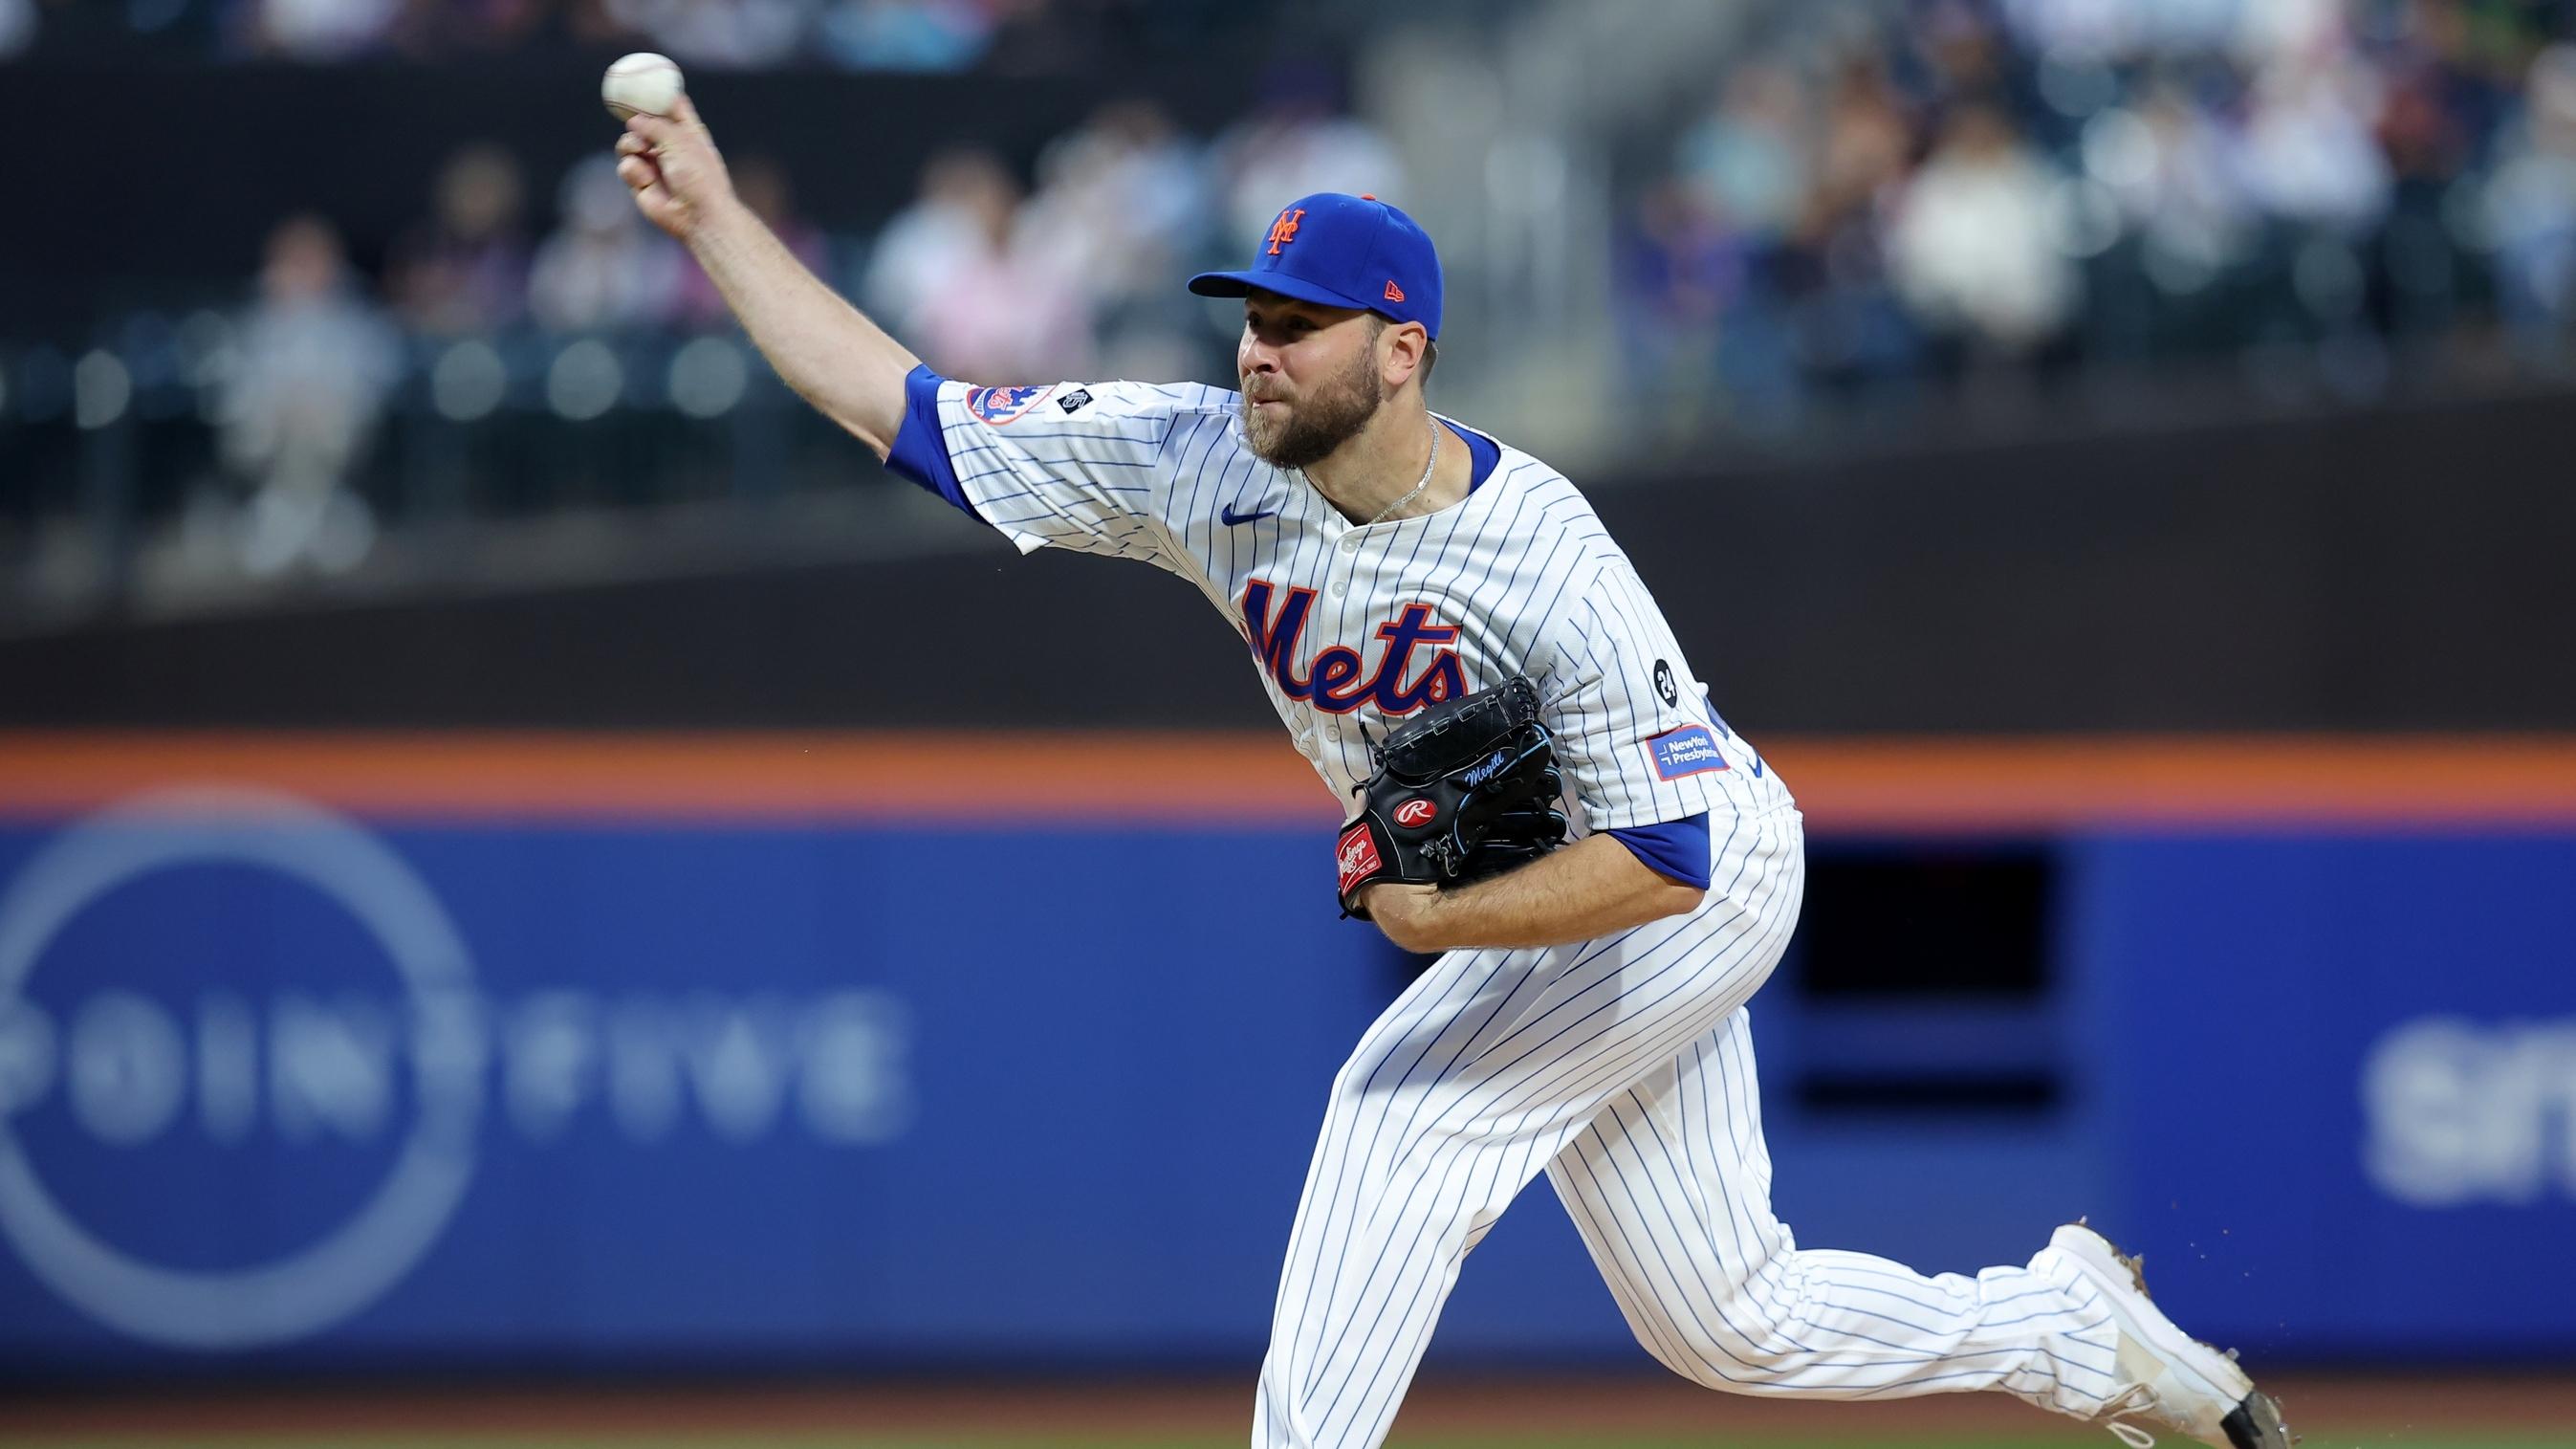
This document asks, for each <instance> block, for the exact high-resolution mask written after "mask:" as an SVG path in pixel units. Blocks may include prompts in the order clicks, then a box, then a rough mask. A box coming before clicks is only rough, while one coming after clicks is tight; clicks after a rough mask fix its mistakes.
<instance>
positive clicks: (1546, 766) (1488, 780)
mask: <svg viewBox="0 0 2576 1449" xmlns="http://www.w3.org/2000/svg"><path fill="white" fill-rule="evenodd" d="M1376 760H1377V773H1376V774H1374V775H1371V776H1370V777H1369V778H1368V782H1367V783H1366V784H1364V785H1362V786H1360V790H1359V793H1360V812H1359V814H1357V815H1355V816H1353V817H1352V818H1351V821H1350V823H1349V824H1347V825H1344V826H1343V827H1342V834H1341V839H1340V842H1339V844H1338V845H1337V847H1336V849H1335V851H1334V856H1335V864H1336V865H1337V866H1338V867H1339V870H1338V874H1339V877H1340V879H1339V886H1340V894H1341V899H1342V913H1343V914H1345V915H1351V916H1358V917H1360V918H1361V919H1363V920H1365V919H1367V916H1368V913H1367V912H1366V911H1363V910H1361V909H1359V903H1358V902H1359V892H1360V890H1361V889H1362V888H1363V887H1365V886H1368V885H1371V884H1373V883H1375V882H1378V881H1382V880H1391V881H1398V882H1402V883H1404V884H1406V885H1431V886H1440V887H1443V888H1446V887H1449V886H1455V885H1463V884H1465V883H1466V882H1468V881H1474V880H1482V879H1484V878H1485V877H1487V876H1491V875H1499V874H1501V873H1502V872H1504V871H1506V870H1509V869H1511V868H1512V867H1514V866H1517V865H1522V864H1526V863H1527V862H1529V861H1533V860H1536V859H1538V858H1539V857H1540V856H1542V855H1545V854H1547V853H1548V852H1549V851H1551V850H1554V849H1555V848H1556V847H1557V846H1559V845H1561V844H1563V843H1564V842H1565V813H1564V811H1563V810H1562V809H1561V808H1559V807H1560V803H1561V801H1562V797H1563V796H1564V793H1565V781H1564V778H1563V777H1562V776H1561V775H1559V774H1558V773H1557V769H1556V747H1555V737H1554V736H1552V735H1550V734H1549V733H1548V729H1547V726H1546V725H1543V724H1541V723H1539V718H1538V687H1537V686H1536V685H1533V684H1531V683H1530V682H1529V680H1527V679H1526V678H1523V677H1521V676H1519V675H1514V676H1513V677H1512V678H1510V679H1507V680H1504V681H1503V682H1502V683H1501V684H1499V685H1497V686H1495V687H1494V688H1492V689H1488V690H1484V691H1482V692H1480V693H1476V694H1466V695H1460V696H1457V697H1456V698H1452V699H1446V700H1443V701H1441V702H1440V703H1438V704H1435V705H1433V706H1431V707H1430V708H1428V709H1425V710H1424V711H1422V712H1421V713H1420V714H1418V715H1415V716H1414V717H1413V718H1411V719H1409V720H1407V721H1405V722H1404V724H1403V725H1402V726H1400V727H1399V728H1398V729H1397V730H1396V731H1395V733H1394V734H1392V735H1389V736H1388V737H1387V740H1386V743H1385V744H1383V745H1380V746H1378V747H1377V749H1376Z"/></svg>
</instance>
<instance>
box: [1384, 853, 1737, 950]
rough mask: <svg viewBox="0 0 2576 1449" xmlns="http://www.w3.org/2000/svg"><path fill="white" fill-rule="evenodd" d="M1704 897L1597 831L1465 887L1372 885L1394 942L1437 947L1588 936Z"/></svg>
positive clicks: (1674, 911)
mask: <svg viewBox="0 0 2576 1449" xmlns="http://www.w3.org/2000/svg"><path fill="white" fill-rule="evenodd" d="M1703 895H1705V892H1703V891H1701V890H1699V889H1698V888H1697V887H1694V886H1688V885H1683V884H1680V883H1678V882H1676V881H1672V880H1668V879H1666V878H1665V877H1664V876H1662V875H1660V874H1658V873H1657V872H1656V871H1654V870H1653V869H1651V868H1649V867H1648V866H1647V865H1646V864H1645V863H1644V862H1643V861H1640V860H1639V859H1637V857H1636V855H1635V854H1634V853H1633V852H1631V851H1630V850H1629V848H1628V847H1627V846H1625V845H1623V844H1621V843H1620V842H1619V841H1618V840H1616V839H1614V838H1612V837H1611V836H1607V835H1594V836H1589V837H1586V838H1585V839H1582V840H1578V841H1576V842H1575V843H1574V844H1572V845H1569V846H1567V847H1566V848H1564V849H1563V850H1559V851H1554V852H1552V853H1550V854H1547V855H1543V856H1541V857H1539V858H1538V859H1537V860H1534V861H1531V862H1530V863H1529V864H1527V865H1525V866H1522V867H1521V868H1520V869H1518V870H1515V871H1512V872H1511V873H1510V874H1508V875H1498V876H1495V877H1494V878H1493V879H1491V880H1483V881H1478V882H1476V883H1475V884H1474V885H1469V886H1461V887H1459V888H1457V889H1455V890H1447V891H1443V890H1438V889H1435V888H1433V887H1431V886H1409V885H1393V884H1388V885H1375V886H1371V887H1369V889H1368V894H1367V896H1366V898H1365V904H1366V906H1367V908H1368V913H1369V916H1370V918H1371V919H1372V920H1374V921H1376V922H1377V924H1378V928H1379V929H1380V930H1382V931H1384V932H1386V938H1387V939H1388V940H1390V941H1393V942H1394V943H1395V944H1397V945H1398V946H1401V947H1403V948H1404V949H1406V950H1408V951H1423V952H1430V951H1451V950H1456V949H1459V948H1461V947H1469V946H1562V945H1566V944H1568V943H1569V942H1574V941H1588V940H1591V939H1593V938H1595V937H1597V936H1608V935H1615V934H1617V933H1618V932H1620V931H1624V930H1627V929H1629V928H1630V927H1632V926H1642V925H1644V924H1645V923H1646V922H1648V921H1653V920H1660V919H1662V918H1663V917H1665V916H1677V915H1681V914H1683V913H1684V912H1687V911H1692V910H1696V909H1698V907H1699V903H1700V900H1701V898H1702V897H1703Z"/></svg>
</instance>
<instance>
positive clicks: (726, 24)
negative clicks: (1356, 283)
mask: <svg viewBox="0 0 2576 1449" xmlns="http://www.w3.org/2000/svg"><path fill="white" fill-rule="evenodd" d="M1250 18H1251V17H1250V16H1249V15H1248V14H1247V13H1246V7H1239V6H1217V5H1208V4H1202V3H1199V0H0V60H5V59H8V58H10V57H12V56H17V55H32V56H35V57H36V58H39V59H42V58H51V57H62V56H68V55H78V54H97V53H115V54H131V53H134V52H136V51H137V50H147V51H160V52H166V53H169V54H173V55H178V56H186V57H215V58H222V59H233V60H249V59H278V60H290V61H312V62H327V61H348V60H365V59H402V60H413V61H446V60H458V59H471V58H475V57H479V56H490V55H495V54H501V53H524V52H527V51H530V50H540V49H545V48H549V47H556V48H579V49H582V50H585V51H593V50H598V49H600V48H602V47H615V48H621V49H649V50H658V51H661V52H662V53H664V54H666V55H670V56H672V57H674V58H676V59H678V60H679V61H681V62H682V63H683V64H685V65H691V66H698V67H725V68H756V67H764V66H777V65H788V64H795V63H798V62H812V63H819V64H826V65H837V66H844V67H848V68H850V69H854V70H877V71H883V70H906V71H933V72H939V71H956V70H964V69H967V68H969V67H974V66H987V67H993V68H997V69H1002V70H1022V69H1047V70H1052V69H1060V68H1062V67H1063V66H1065V65H1066V64H1068V63H1073V62H1078V61H1079V59H1080V58H1082V57H1084V56H1088V55H1091V54H1094V53H1095V52H1096V50H1097V49H1098V48H1099V47H1101V46H1104V45H1115V44H1118V43H1121V42H1132V41H1134V40H1136V39H1138V38H1141V37H1154V38H1159V39H1162V40H1165V41H1180V40H1185V39H1189V38H1194V37H1198V36H1203V35H1205V34H1207V33H1209V32H1210V31H1211V30H1217V29H1224V28H1229V27H1238V26H1241V25H1243V24H1245V23H1247V22H1248V21H1249V19H1250Z"/></svg>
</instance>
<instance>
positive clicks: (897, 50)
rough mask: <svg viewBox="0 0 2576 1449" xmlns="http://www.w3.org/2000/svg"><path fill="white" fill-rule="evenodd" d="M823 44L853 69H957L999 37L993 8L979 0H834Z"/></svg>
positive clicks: (828, 52) (971, 61)
mask: <svg viewBox="0 0 2576 1449" xmlns="http://www.w3.org/2000/svg"><path fill="white" fill-rule="evenodd" d="M821 38H822V42H823V50H824V53H825V54H826V55H829V56H830V57H831V58H832V59H833V60H835V61H838V62H839V63H841V64H842V65H846V66H848V67H850V68H851V69H853V70H912V71H957V70H964V69H966V68H967V67H968V66H971V65H973V64H974V63H975V62H976V61H977V60H979V59H981V58H982V57H983V55H984V51H985V48H986V47H987V46H988V45H990V44H991V42H992V39H993V14H992V12H991V10H990V9H989V8H987V7H986V6H983V5H980V4H976V3H974V0H833V3H832V4H831V6H830V7H829V8H828V9H826V10H825V11H824V12H823V18H822V29H821Z"/></svg>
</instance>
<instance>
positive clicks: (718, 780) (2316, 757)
mask: <svg viewBox="0 0 2576 1449" xmlns="http://www.w3.org/2000/svg"><path fill="white" fill-rule="evenodd" d="M1767 754H1768V756H1769V758H1770V760H1771V762H1772V764H1773V766H1774V767H1775V768H1777V769H1778V770H1779V771H1780V773H1781V775H1782V777H1783V778H1784V779H1786V780H1787V781H1788V782H1789V785H1790V788H1791V789H1792V790H1793V791H1794V792H1795V793H1796V794H1797V796H1798V800H1799V804H1800V806H1801V808H1803V809H1804V810H1805V811H1806V814H1807V817H1808V821H1809V823H1810V825H1811V826H1812V827H1814V828H1818V829H1828V830H2053V829H2063V828H2069V827H2075V826H2084V825H2099V824H2112V823H2129V824H2158V823H2174V824H2186V823H2205V824H2228V823H2240V824H2266V823H2291V824H2299V823H2313V824H2333V823H2350V824H2371V823H2384V824H2409V825H2432V826H2439V825H2449V824H2457V825H2474V824H2522V825H2532V826H2576V737H2563V738H2562V737H2496V738H2484V737H2462V736H2443V737H2419V736H2398V737H2377V738H2355V737H2341V736H2338V737H2262V738H2201V737H2194V738H2127V739H2089V738H2088V739H2068V738H2048V739H1938V740H1927V739H1913V740H1834V739H1794V738H1793V739H1782V740H1779V741H1776V742H1773V743H1771V744H1770V746H1769V748H1768V750H1767ZM207 782H222V783H229V784H255V785H263V786H268V787H270V788H274V789H279V790H284V791H288V792H291V793H293V794H296V795H300V796H304V797H306V798H309V799H313V800H317V801H320V802H323V803H325V804H329V805H334V806H337V807H339V808H342V809H346V810H350V811H353V812H356V813H359V814H363V815H369V816H378V817H403V818H427V819H466V820H474V819H510V818H546V819H555V818H570V819H637V820H647V819H673V818H679V819H711V820H737V821H745V822H761V821H779V822H792V821H800V820H869V819H882V820H898V819H899V820H919V821H931V822H957V823H967V824H972V823H996V822H1032V821H1033V822H1045V821H1063V822H1111V823H1116V822H1127V823H1138V824H1197V825H1216V826H1223V825H1226V824H1230V823H1244V824H1277V823H1291V824H1314V825H1319V826H1323V825H1331V824H1333V823H1335V822H1337V821H1339V820H1340V819H1341V818H1342V815H1343V814H1344V811H1343V810H1342V809H1341V808H1340V806H1339V804H1338V803H1337V802H1336V801H1334V800H1333V799H1332V798H1331V796H1330V794H1329V793H1328V792H1327V791H1326V790H1325V788H1324V786H1323V785H1322V783H1321V782H1320V781H1319V780H1318V779H1317V778H1316V776H1315V773H1314V771H1313V770H1312V769H1311V768H1309V767H1308V766H1307V764H1306V762H1305V761H1304V760H1303V759H1301V758H1299V757H1298V755H1297V754H1296V753H1295V752H1294V751H1293V750H1291V749H1290V748H1289V747H1288V744H1287V742H1286V740H1285V739H1284V738H1281V737H1277V736H1272V735H1266V734H1236V735H1208V734H1164V735H1158V734H1100V733H1084V732H1076V733H1061V734H1042V733H1004V734H988V733H970V734H957V735H925V734H872V733H813V734H800V733H766V732H764V733H729V734H644V735H639V734H600V735H589V734H497V733H479V732H478V733H453V734H416V735H399V734H270V733H259V734H252V733H241V734H221V733H159V732H152V733H95V732H93V733H77V734H75V733H23V734H9V733H0V814H5V815H11V816H16V817H20V818H39V819H43V818H59V817H61V816H64V815H68V814H73V813H78V812H81V811H85V810H89V809H92V808H95V807H96V806H98V805H101V804H104V803H106V802H108V801H110V800H114V799H117V798H119V797H121V796H125V795H129V794H132V793H134V792H136V791H140V790H144V789H149V788H153V787H157V786H166V785H173V784H181V783H207Z"/></svg>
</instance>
